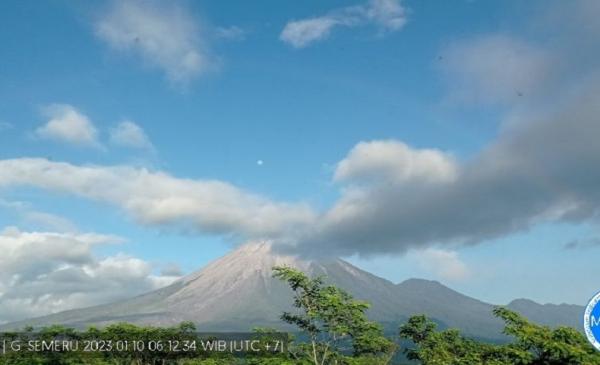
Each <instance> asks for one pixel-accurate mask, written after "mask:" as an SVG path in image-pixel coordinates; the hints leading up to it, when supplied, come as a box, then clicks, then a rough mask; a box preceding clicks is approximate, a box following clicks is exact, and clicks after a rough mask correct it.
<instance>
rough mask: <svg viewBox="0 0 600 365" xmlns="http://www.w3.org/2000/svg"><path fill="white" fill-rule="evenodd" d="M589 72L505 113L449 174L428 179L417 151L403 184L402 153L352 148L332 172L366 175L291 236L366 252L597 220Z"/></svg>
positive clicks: (598, 172) (316, 246)
mask: <svg viewBox="0 0 600 365" xmlns="http://www.w3.org/2000/svg"><path fill="white" fill-rule="evenodd" d="M598 81H600V75H598V76H597V77H595V78H591V79H588V80H587V82H586V83H583V84H582V85H579V86H578V87H577V89H578V90H570V91H569V92H565V94H564V95H565V97H564V99H563V101H562V102H561V103H559V104H557V105H554V106H553V107H552V108H548V106H546V105H544V108H543V109H540V110H531V111H530V112H528V113H525V112H518V113H516V114H514V115H512V116H511V117H510V118H509V119H510V123H508V124H507V125H505V127H504V129H503V131H502V132H501V134H500V136H499V137H498V139H497V140H496V141H494V142H492V143H491V144H490V145H489V146H487V147H486V148H485V149H484V150H483V151H482V152H481V153H479V154H478V155H477V156H475V157H474V158H472V159H470V160H468V161H463V162H462V163H460V166H459V168H454V169H451V170H450V171H455V173H454V174H450V175H449V176H454V177H453V178H451V179H438V180H436V183H435V184H431V183H430V181H431V178H432V176H438V175H436V174H435V173H434V172H436V171H438V170H437V169H431V166H429V165H428V160H427V159H425V160H422V161H420V165H421V168H422V169H423V170H421V172H420V173H419V174H417V175H415V176H413V177H414V182H415V183H412V184H407V183H406V181H405V176H407V175H406V172H405V170H407V171H410V169H408V168H405V167H404V166H405V165H406V166H410V159H408V160H407V159H405V158H400V157H399V156H403V154H402V153H401V154H397V153H396V154H383V153H378V154H375V153H373V154H372V155H368V154H366V153H360V154H358V156H362V157H361V158H357V157H356V155H357V153H356V151H357V149H354V150H353V151H351V152H350V154H349V156H347V157H346V158H345V159H344V160H342V163H341V164H340V165H338V170H337V171H336V174H337V176H338V177H339V176H344V175H349V176H352V174H351V173H350V172H351V171H354V174H355V176H356V177H357V178H358V177H360V179H361V180H362V181H370V183H366V184H364V183H363V184H361V185H352V183H353V181H350V182H349V183H350V184H351V185H350V186H349V187H347V188H345V189H344V190H343V193H342V196H341V198H340V199H339V201H337V202H336V203H335V205H334V206H333V208H331V209H330V210H329V211H327V212H326V213H325V214H324V216H323V217H322V218H321V219H320V220H319V222H318V224H316V225H314V226H313V227H311V228H310V229H309V230H307V231H306V234H305V235H304V237H302V238H300V240H299V246H300V247H301V249H302V250H311V249H312V252H314V253H318V254H334V255H352V254H355V253H359V254H366V255H369V254H374V253H391V252H403V251H407V250H408V249H410V248H418V247H427V246H431V245H433V244H438V243H444V244H475V243H480V242H483V241H486V240H490V239H495V238H499V237H503V236H507V235H510V234H513V233H515V232H519V231H524V230H527V229H529V228H531V227H533V226H534V225H536V224H538V223H541V222H556V221H561V222H590V223H597V222H598V218H599V217H600V192H599V190H598V188H597V187H598V184H600V144H598V143H597V141H596V136H598V135H600V120H599V119H598V115H600V87H599V86H598V85H600V83H599V82H598ZM566 95H569V97H566ZM372 143H373V142H371V144H372ZM385 143H389V142H385ZM368 145H369V144H363V145H362V146H368ZM400 145H401V144H400ZM362 148H363V149H364V147H362ZM400 150H402V149H400ZM414 153H415V152H412V153H409V155H414ZM416 153H417V155H418V152H416ZM364 156H367V157H364ZM442 156H443V155H442ZM438 157H439V156H438ZM349 161H353V162H355V163H354V164H353V165H352V164H350V163H349ZM364 161H366V162H364ZM407 161H408V162H407ZM441 161H444V160H443V159H441ZM359 162H360V163H359ZM349 166H352V168H350V167H349ZM442 166H445V165H444V164H443V165H442ZM342 167H343V169H342ZM340 171H342V172H343V173H342V172H340ZM442 171H444V170H442ZM382 176H383V177H384V179H382V178H381V177H382ZM398 176H400V177H401V178H398ZM408 176H411V175H408ZM442 176H447V175H442ZM389 177H392V178H389ZM338 180H341V182H342V183H348V182H347V181H345V180H344V179H338ZM342 186H345V185H342ZM327 251H330V252H327Z"/></svg>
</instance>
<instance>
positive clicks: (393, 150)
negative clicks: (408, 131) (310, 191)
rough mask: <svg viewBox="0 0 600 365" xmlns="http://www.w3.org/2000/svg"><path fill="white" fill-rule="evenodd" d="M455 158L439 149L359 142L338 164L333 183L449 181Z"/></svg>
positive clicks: (393, 143) (451, 177)
mask: <svg viewBox="0 0 600 365" xmlns="http://www.w3.org/2000/svg"><path fill="white" fill-rule="evenodd" d="M457 169H458V167H457V165H456V163H455V161H454V159H453V158H452V157H451V156H450V155H448V154H446V153H444V152H441V151H439V150H433V149H412V148H410V147H409V146H408V145H406V144H404V143H402V142H399V141H393V140H388V141H371V142H361V143H359V144H357V145H356V146H354V148H353V149H352V150H351V151H350V153H349V154H348V156H346V158H344V159H343V160H342V161H340V162H339V163H338V164H337V168H336V170H335V174H334V180H336V181H361V180H363V181H364V180H368V181H371V182H373V181H379V182H389V181H392V182H395V183H402V182H416V183H419V184H421V183H424V182H448V181H452V180H454V179H455V178H456V176H457V174H458V171H457Z"/></svg>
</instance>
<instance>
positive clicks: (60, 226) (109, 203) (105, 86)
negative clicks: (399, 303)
mask: <svg viewBox="0 0 600 365" xmlns="http://www.w3.org/2000/svg"><path fill="white" fill-rule="evenodd" d="M0 10H1V11H0V24H2V25H1V27H2V30H3V31H2V32H0V44H1V51H0V52H1V53H0V99H1V100H2V103H0V123H1V124H0V163H1V164H2V167H1V170H0V226H1V227H4V228H3V229H4V233H3V234H2V237H3V238H2V239H0V242H1V240H4V243H1V244H2V245H3V247H5V249H9V248H10V247H13V248H14V249H12V251H11V252H13V251H14V252H13V256H10V257H8V258H6V259H4V261H0V268H2V265H4V267H5V269H2V271H4V275H2V278H0V281H3V280H4V283H2V284H0V303H2V302H3V304H0V308H3V310H5V311H7V313H11V314H10V316H12V317H13V318H16V317H19V316H27V315H30V314H31V313H34V312H35V311H38V310H40V309H39V308H38V307H36V305H38V306H40V307H42V305H41V304H39V303H41V302H40V300H41V299H40V298H45V299H44V300H47V301H48V303H46V304H48V305H47V306H46V307H45V308H50V309H51V310H60V309H63V308H66V307H73V306H77V305H85V304H89V303H92V302H94V301H107V300H110V299H114V298H115V297H118V296H119V295H121V296H124V295H126V294H129V293H131V291H132V290H133V289H132V288H135V290H146V289H151V288H154V287H156V286H159V285H164V283H167V282H169V280H172V279H175V278H176V277H177V276H179V275H181V274H184V273H187V272H190V271H192V270H195V269H197V268H199V267H201V266H202V265H204V264H205V263H207V262H208V261H210V260H212V259H214V258H216V257H218V256H220V255H222V254H224V253H226V252H227V251H228V250H229V249H230V248H231V247H234V246H235V245H238V244H241V243H243V242H245V241H247V240H256V239H269V240H273V241H274V242H275V243H276V244H281V245H282V247H288V248H289V247H292V248H293V249H297V250H299V252H303V253H306V252H309V253H310V254H315V247H317V248H318V247H326V249H324V250H323V251H324V252H323V254H331V255H341V256H344V257H349V258H350V259H351V260H352V261H353V262H354V263H356V264H357V265H358V266H360V267H362V268H365V269H367V270H369V271H371V272H373V273H375V274H379V275H381V276H383V277H386V278H388V279H390V280H392V281H395V282H398V281H401V280H404V279H407V278H410V277H424V278H431V279H435V280H439V281H441V282H443V283H445V284H447V285H448V286H450V287H452V288H455V289H457V290H459V291H461V292H463V293H465V294H468V295H472V296H474V297H477V298H479V299H482V300H486V301H490V302H493V303H507V302H508V301H510V300H512V299H514V298H518V297H528V298H532V299H534V300H538V301H540V302H554V303H560V302H569V303H578V304H583V303H584V302H585V300H586V299H587V298H589V297H591V295H593V294H594V292H595V291H596V290H598V288H597V287H596V286H594V285H597V284H595V282H596V281H595V280H594V279H593V278H594V277H595V275H598V274H600V269H598V266H597V265H595V261H594V257H596V256H597V255H598V252H599V251H598V250H600V245H598V244H597V238H596V237H597V236H598V235H597V217H598V207H599V206H600V204H599V202H600V199H598V195H600V191H599V190H598V188H597V187H595V186H598V185H595V183H597V182H598V180H597V177H598V165H597V164H595V163H596V162H598V161H597V160H595V159H594V158H598V157H594V156H595V155H594V153H595V152H597V150H596V149H594V148H595V147H593V146H589V145H587V144H586V141H587V140H583V141H581V143H578V142H576V141H574V139H576V137H577V136H578V135H582V136H586V135H588V136H589V135H593V132H594V131H598V124H599V123H598V122H597V120H594V119H593V118H594V117H593V116H590V117H588V114H585V112H582V116H581V118H580V119H577V120H575V121H574V122H573V123H572V128H573V130H575V131H578V132H576V133H574V137H573V138H572V139H569V140H570V141H571V142H572V144H573V145H576V146H577V148H580V149H581V150H579V149H574V148H572V146H571V144H570V143H569V142H568V141H567V142H565V143H564V144H563V143H562V142H561V141H562V140H561V139H560V138H559V137H560V134H559V133H558V132H557V133H551V132H552V131H560V130H562V129H561V128H562V127H564V126H563V125H562V124H561V123H562V121H563V119H564V118H563V116H564V113H566V112H563V109H564V110H567V111H568V110H573V108H577V110H580V109H584V108H581V105H584V106H585V105H588V104H589V103H590V101H589V100H587V101H586V100H583V99H584V98H583V97H581V95H589V94H590V93H589V90H590V89H591V90H594V89H593V88H594V86H595V85H596V84H597V83H596V82H594V81H595V80H596V75H597V74H598V70H600V68H598V66H599V65H598V62H596V61H593V57H591V56H593V55H596V56H597V49H598V47H597V46H598V45H599V44H600V43H599V41H600V29H599V28H598V27H596V26H594V25H593V24H591V19H593V17H591V16H590V14H595V13H594V12H595V11H598V12H599V13H600V9H598V7H597V6H596V5H594V2H590V1H576V2H573V3H570V4H569V5H567V4H566V3H565V2H546V1H530V2H522V1H498V2H489V1H488V2H483V1H459V0H457V1H445V2H421V1H408V0H407V1H396V0H377V1H376V0H372V1H368V0H367V1H364V0H362V1H361V0H357V1H328V2H322V1H303V2H289V3H286V4H282V3H281V2H280V1H267V2H261V3H260V4H257V3H254V2H241V1H240V2H238V3H236V4H231V3H227V4H224V3H223V2H219V1H202V2H192V1H187V2H172V3H166V2H163V3H157V2H142V1H128V2H96V3H90V2H85V1H54V2H44V3H42V2H33V1H29V2H22V1H8V2H3V3H2V5H0ZM596 14H598V13H596ZM557 29H560V30H557ZM582 35H585V37H583V36H582ZM575 53H578V54H581V55H583V56H584V57H573V56H569V54H575ZM585 56H590V57H585ZM581 80H588V82H587V83H583V82H581ZM590 80H591V81H590ZM581 85H583V86H581ZM559 101H560V102H559ZM563 104H564V105H563ZM589 115H594V114H593V113H591V112H590V113H589ZM561 118H562V119H561ZM590 118H591V119H590ZM546 119H548V121H546ZM538 120H539V121H538ZM536 128H537V129H536ZM545 133H548V134H549V137H548V138H549V139H548V140H552V138H558V141H559V143H558V144H554V145H553V146H550V145H548V144H546V143H544V141H545V140H546V139H545V137H544V135H545ZM579 133H580V134H579ZM557 135H558V136H559V137H557ZM538 136H539V138H538ZM529 140H531V141H532V142H531V144H529V142H528V141H529ZM540 140H541V141H540ZM515 146H516V147H515ZM584 147H585V148H584ZM546 148H552V151H554V152H552V153H557V154H558V156H559V158H554V159H550V158H551V157H552V156H553V155H552V153H545V152H544V151H546V150H545V149H546ZM563 150H564V151H565V153H564V154H561V152H562V151H563ZM584 153H585V156H587V157H586V158H584V159H581V158H576V157H578V156H581V155H582V154H584ZM524 156H525V157H526V158H523V160H524V161H525V162H523V161H521V157H524ZM530 156H531V158H530ZM540 156H541V157H540ZM544 156H548V160H546V157H544ZM560 156H564V158H562V157H560ZM536 158H537V159H536ZM574 160H576V161H578V163H577V166H576V167H577V169H575V167H573V166H572V165H571V162H572V161H574ZM546 162H547V163H546ZM342 165H343V166H345V167H344V168H342V167H341V166H342ZM523 166H525V167H523ZM532 167H533V168H534V170H535V169H536V168H537V167H539V168H540V170H539V171H537V170H536V174H535V175H536V176H533V175H534V174H533V173H531V174H525V173H524V172H531V171H532ZM344 169H345V170H344ZM84 170H85V171H84ZM586 172H589V174H586ZM578 174H584V175H585V177H581V176H584V175H581V176H580V175H578ZM56 176H60V177H62V180H61V181H54V180H53V179H55V178H56ZM165 176H166V177H167V178H165ZM120 177H122V180H120ZM127 178H130V179H131V180H130V181H125V180H126V179H127ZM59 180H60V179H59ZM584 180H585V181H584ZM131 181H138V182H139V185H136V184H135V183H132V182H131ZM496 184H498V185H496ZM594 185H595V186H594ZM521 186H522V187H523V188H522V189H521V188H520V187H521ZM549 186H551V187H549ZM546 188H548V190H547V191H546V190H544V189H546ZM145 189H147V190H148V191H146V190H145ZM160 189H166V190H164V191H162V190H161V191H159V190H160ZM464 189H472V191H473V192H474V195H473V197H471V196H470V195H469V194H468V191H467V192H465V191H463V190H464ZM177 192H181V194H182V196H176V195H177ZM554 193H555V194H554ZM186 194H192V195H193V196H194V198H193V199H192V200H191V203H190V204H192V205H194V206H187V203H186V202H185V196H186ZM220 194H222V195H220ZM406 194H408V195H406ZM437 194H439V196H438V195H437ZM503 194H505V196H503ZM520 194H523V197H521V196H520ZM404 195H406V196H404ZM492 195H493V197H491V196H492ZM538 195H539V196H538ZM432 196H433V197H436V196H437V198H435V199H434V198H429V197H432ZM413 197H414V199H413ZM194 199H196V200H194ZM471 200H472V201H471ZM463 202H464V203H465V204H464V205H463V204H462V203H463ZM513 202H514V204H513ZM205 203H206V207H205V208H206V209H204V208H203V207H201V208H198V206H203V204H205ZM521 203H523V204H522V205H523V206H522V207H521ZM403 204H406V208H404V207H403ZM507 206H509V207H507ZM215 207H216V209H212V208H215ZM228 207H229V208H231V209H230V210H231V211H233V213H230V210H228V209H229V208H228ZM220 208H223V211H221V210H220ZM478 209H481V210H484V211H485V212H484V213H479V212H478ZM446 210H447V211H449V212H450V213H447V214H448V215H447V216H444V215H443V212H444V211H446ZM215 211H216V212H215ZM452 211H453V212H454V213H452ZM410 212H415V213H414V214H412V213H410ZM496 212H498V213H497V214H496ZM228 214H231V215H228ZM363 214H369V215H368V216H363ZM417 215H418V216H417ZM454 218H456V219H454ZM315 222H319V223H318V224H317V223H315ZM321 222H322V223H321ZM356 222H361V223H360V224H358V225H357V224H356ZM8 227H10V228H8ZM303 227H304V228H306V229H304V228H303ZM313 227H316V228H314V229H313ZM394 227H405V228H403V229H402V231H401V232H399V229H400V228H398V229H396V228H394ZM346 228H348V229H346ZM350 228H352V229H350ZM298 231H301V232H298ZM91 233H95V234H101V235H104V236H103V237H100V238H98V239H97V240H96V241H98V242H96V241H94V242H95V243H90V242H92V241H93V240H92V241H90V238H89V236H86V234H91ZM114 236H118V237H119V239H111V237H112V238H115V237H114ZM52 240H59V241H60V242H63V241H64V242H66V241H68V242H69V243H68V245H71V246H65V247H72V249H73V250H74V249H75V248H77V247H79V248H81V247H83V248H84V249H83V251H81V252H80V254H81V256H77V257H76V258H73V257H63V256H61V255H56V257H54V256H52V257H53V258H52V260H50V261H51V262H48V260H44V259H43V258H40V257H38V258H34V259H31V260H30V262H32V264H31V265H30V266H31V268H30V269H28V270H30V271H31V272H30V273H29V272H28V273H29V274H30V275H31V277H32V278H35V280H37V282H38V284H39V285H38V286H36V288H38V289H36V290H38V291H37V292H35V295H33V296H27V295H31V294H27V295H26V294H24V293H31V292H32V289H31V288H29V289H28V290H25V289H27V288H26V285H29V284H19V283H20V281H19V280H16V279H15V277H17V278H19V277H25V276H27V275H24V274H23V272H20V271H18V269H11V267H13V266H14V265H16V264H14V262H20V261H18V260H22V259H26V258H27V257H28V256H27V255H28V253H29V252H30V251H28V250H32V248H31V247H36V245H37V244H39V242H50V241H52ZM115 240H116V241H120V243H114V242H112V241H115ZM52 242H54V241H52ZM64 242H63V243H64ZM569 243H571V245H568V244H569ZM41 245H42V246H43V244H41ZM565 245H567V246H568V248H565ZM44 247H45V246H44ZM48 247H49V248H48V249H51V247H52V246H48ZM61 247H62V246H61ZM19 250H21V251H19ZM317 251H318V250H317ZM11 260H13V261H14V262H13V261H11ZM36 260H37V261H36ZM109 264H110V265H114V266H113V267H117V268H118V267H129V268H131V267H136V268H138V269H137V271H136V270H133V269H132V270H129V271H131V273H130V275H129V276H128V275H125V274H124V275H123V278H121V279H119V280H116V279H114V278H107V277H102V275H101V274H100V271H99V270H100V269H99V268H100V267H102V265H105V266H106V265H109ZM110 265H109V266H110ZM119 265H122V266H119ZM136 265H137V266H136ZM11 270H13V271H11ZM14 270H17V271H14ZM61 270H67V271H69V273H70V274H72V275H73V276H68V275H67V276H65V277H66V278H67V279H64V280H66V281H67V282H61V285H62V284H64V285H65V287H69V288H71V289H69V290H65V291H63V292H62V293H58V292H46V291H51V290H50V289H48V287H49V284H48V285H46V286H45V287H46V289H43V290H41V289H39V287H43V286H44V285H42V284H43V283H44V281H43V280H42V279H40V278H41V277H46V276H49V275H50V274H52V275H55V274H56V273H58V272H62V271H61ZM129 271H128V272H129ZM76 273H78V274H77V275H80V276H77V277H78V278H81V275H83V276H86V275H87V276H86V278H87V279H86V280H88V279H89V280H92V278H97V277H99V278H101V279H102V280H105V281H104V283H105V284H103V285H104V286H102V287H103V288H106V291H107V292H108V291H111V292H114V293H115V294H114V295H110V296H109V295H103V294H102V290H97V291H98V292H100V294H97V295H96V296H91V295H90V294H89V293H85V291H84V292H81V291H78V290H81V289H73V288H72V287H71V286H69V285H68V284H69V282H68V280H73V279H72V278H73V277H75V276H76ZM44 275H46V276H44ZM52 275H50V276H52ZM88 276H89V277H88ZM68 278H71V279H68ZM15 280H16V281H15ZM44 280H45V279H44ZM56 280H58V279H56ZM98 280H100V279H98ZM90 282H91V281H90ZM140 283H141V284H140ZM20 285H21V286H20ZM115 288H120V289H119V290H116V289H115ZM39 290H41V291H39ZM44 290H46V291H44ZM44 295H46V296H44ZM3 296H4V298H3ZM35 298H37V300H35ZM48 298H50V299H48ZM36 303H37V304H36ZM27 305H29V306H30V307H31V308H32V309H31V310H29V311H28V310H21V309H19V310H17V309H15V308H21V307H23V306H27ZM35 313H37V312H35ZM8 319H11V318H0V321H1V320H8Z"/></svg>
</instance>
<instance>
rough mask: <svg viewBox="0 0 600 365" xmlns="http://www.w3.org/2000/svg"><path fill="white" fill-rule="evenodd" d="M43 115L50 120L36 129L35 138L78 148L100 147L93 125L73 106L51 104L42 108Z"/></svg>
mask: <svg viewBox="0 0 600 365" xmlns="http://www.w3.org/2000/svg"><path fill="white" fill-rule="evenodd" d="M43 114H44V115H45V116H47V117H48V118H50V120H48V122H47V123H46V124H45V125H43V126H41V127H39V128H38V129H36V131H35V134H36V136H38V137H40V138H45V139H52V140H55V141H60V142H66V143H71V144H75V145H79V146H89V147H96V148H98V147H101V145H100V143H99V142H98V131H97V129H96V127H95V126H94V124H93V123H92V122H91V121H90V119H89V118H88V117H87V116H86V115H85V114H83V113H81V112H80V111H78V110H77V109H76V108H74V107H73V106H71V105H68V104H52V105H49V106H47V107H45V108H44V110H43Z"/></svg>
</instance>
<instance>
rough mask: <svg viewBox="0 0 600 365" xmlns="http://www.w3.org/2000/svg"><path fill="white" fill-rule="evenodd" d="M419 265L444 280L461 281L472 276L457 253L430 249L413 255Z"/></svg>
mask: <svg viewBox="0 0 600 365" xmlns="http://www.w3.org/2000/svg"><path fill="white" fill-rule="evenodd" d="M411 257H413V258H414V259H415V260H416V261H417V262H418V263H419V265H421V266H422V267H423V268H424V269H425V270H427V271H429V272H431V273H433V274H434V275H435V276H437V277H438V278H440V279H442V280H448V281H459V280H464V279H467V278H468V277H469V276H470V272H469V269H468V268H467V265H466V264H465V263H464V262H462V261H461V259H460V258H459V257H458V253H457V252H456V251H448V250H441V249H437V248H428V249H425V250H422V251H417V252H413V253H412V254H411Z"/></svg>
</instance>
